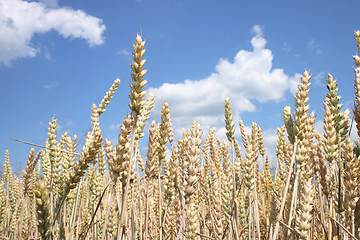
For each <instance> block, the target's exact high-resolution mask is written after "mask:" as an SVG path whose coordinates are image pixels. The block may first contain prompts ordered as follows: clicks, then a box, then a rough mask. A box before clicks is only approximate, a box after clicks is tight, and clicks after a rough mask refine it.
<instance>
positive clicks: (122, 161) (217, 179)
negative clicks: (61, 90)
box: [0, 31, 360, 240]
mask: <svg viewBox="0 0 360 240" xmlns="http://www.w3.org/2000/svg"><path fill="white" fill-rule="evenodd" d="M354 35H355V39H356V43H357V46H358V49H359V54H360V31H356V32H355V34H354ZM144 45H145V41H143V39H142V37H141V36H139V35H138V36H137V37H136V39H135V43H134V44H133V48H134V50H133V61H132V63H131V71H132V73H131V78H132V83H131V84H130V88H131V92H130V94H129V99H130V101H129V108H130V111H131V113H130V114H129V115H127V116H125V117H124V119H123V121H122V125H121V127H120V133H119V135H118V140H117V142H116V143H112V142H110V141H109V140H108V139H106V138H105V137H104V136H103V135H102V133H101V129H100V124H99V121H100V119H101V115H102V114H103V113H104V112H105V110H106V107H107V105H108V104H109V102H110V100H111V99H112V97H113V95H114V93H115V92H116V90H117V88H118V86H119V84H120V80H119V79H116V80H115V81H114V83H113V85H112V86H111V88H110V89H109V91H108V92H107V93H106V94H105V96H104V98H103V100H102V101H101V102H100V104H99V105H95V104H94V105H93V106H92V108H91V109H92V111H91V126H92V129H91V131H89V132H88V134H87V136H86V140H85V144H84V146H82V148H81V149H80V148H79V147H77V136H76V135H75V136H73V137H71V136H68V134H67V133H64V134H63V135H62V136H57V123H56V121H57V120H56V119H55V118H52V120H51V121H50V123H49V128H48V138H47V141H46V143H45V144H44V146H43V147H42V148H40V149H41V150H39V151H38V152H35V149H34V148H32V149H31V150H30V153H29V157H28V159H27V165H26V169H25V170H23V171H22V172H21V176H16V175H15V174H13V173H12V169H11V164H10V163H11V161H10V158H9V153H8V151H6V153H5V164H4V173H3V175H2V178H1V182H0V239H54V240H55V239H235V240H237V239H249V240H250V239H270V240H275V239H329V240H330V239H360V201H359V196H360V188H359V183H360V158H359V142H355V143H354V142H352V141H351V140H350V137H349V132H350V128H351V125H352V124H351V122H352V121H351V119H350V110H348V109H346V110H343V109H342V104H341V97H340V96H338V86H337V82H336V80H335V79H333V78H332V76H331V75H330V74H329V75H328V77H327V79H326V81H327V89H328V92H327V93H326V95H325V96H324V102H323V105H324V113H323V119H324V120H323V122H324V133H323V135H320V134H319V133H318V132H317V131H316V130H315V128H314V124H315V120H316V119H315V114H314V113H310V112H309V104H308V101H309V97H308V93H309V90H310V83H311V81H310V80H311V76H310V75H309V73H308V72H307V71H305V72H304V74H303V76H302V78H301V82H300V84H299V85H298V91H297V93H296V94H295V98H294V100H295V109H291V108H290V107H289V106H286V107H284V110H283V119H284V126H282V127H280V128H278V129H277V134H278V139H277V144H276V151H275V152H276V161H277V170H276V172H270V169H269V164H270V163H269V157H268V156H267V155H266V154H265V149H264V144H263V137H262V130H261V128H260V126H259V125H257V124H256V123H253V124H252V126H251V132H250V133H246V131H245V127H244V124H243V122H242V121H241V120H240V121H239V123H238V124H237V123H236V124H235V123H234V121H233V116H232V111H231V102H230V99H229V98H226V99H225V104H224V112H225V114H224V119H225V122H224V124H225V128H226V137H227V139H219V138H217V137H216V135H215V129H214V128H213V129H211V130H210V131H209V132H207V133H204V132H202V130H201V127H200V125H199V124H198V123H197V122H196V121H194V122H193V124H192V126H191V128H190V129H187V130H185V129H183V131H182V136H181V138H180V139H179V140H177V142H176V141H174V133H173V128H172V123H171V117H170V108H169V106H168V104H167V103H166V102H165V103H163V106H162V111H161V121H160V122H158V123H157V122H155V121H151V122H150V121H148V120H149V114H150V113H151V110H152V107H153V105H154V101H155V96H153V95H152V94H148V95H146V91H145V90H144V89H145V85H146V83H147V81H146V80H145V79H144V78H145V75H146V72H147V71H146V70H145V69H144V66H145V58H144V54H145V48H144ZM354 60H355V68H354V72H355V77H354V79H355V82H354V87H355V96H354V109H353V110H352V112H353V116H354V124H353V125H354V126H355V125H356V126H357V130H358V136H360V57H359V56H354ZM146 124H147V125H148V126H149V132H148V133H146V136H147V137H146V138H145V137H144V136H145V133H144V129H145V126H146ZM237 129H238V130H240V133H241V139H236V138H235V131H238V130H237ZM140 141H143V142H144V143H146V144H147V154H146V155H144V156H142V155H141V154H140V150H139V146H140ZM260 163H262V164H263V165H264V169H262V170H260V167H259V165H260Z"/></svg>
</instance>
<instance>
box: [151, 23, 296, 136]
mask: <svg viewBox="0 0 360 240" xmlns="http://www.w3.org/2000/svg"><path fill="white" fill-rule="evenodd" d="M252 32H253V33H254V36H253V38H252V39H251V44H252V46H253V49H252V51H246V50H240V51H239V52H238V53H237V54H236V55H235V57H234V59H233V61H229V60H228V59H223V58H221V59H220V60H219V62H218V64H217V65H216V67H215V71H214V72H213V73H211V74H210V75H209V76H208V77H206V78H204V79H200V80H185V81H184V82H180V83H176V84H169V83H164V84H163V85H161V86H160V87H159V88H151V89H149V92H151V93H153V94H154V95H155V96H156V97H155V101H156V103H155V109H154V110H155V111H154V112H155V113H159V112H160V109H161V105H162V103H163V102H164V101H167V102H168V103H169V107H170V110H171V111H170V113H171V117H172V121H173V124H174V126H177V127H175V129H178V128H179V127H180V128H181V127H189V126H190V125H191V122H192V121H193V120H197V121H198V122H200V124H201V126H202V129H203V130H204V131H208V130H209V129H210V128H211V127H216V128H217V132H220V134H221V135H224V133H225V130H224V99H225V98H226V97H230V99H231V105H232V111H233V115H234V119H235V120H236V119H238V118H239V116H240V114H241V113H244V112H252V111H255V110H256V105H255V103H254V100H256V101H259V102H261V103H265V102H268V101H280V100H281V99H282V98H283V97H284V95H285V93H286V92H288V91H291V92H292V93H295V92H296V90H297V84H298V82H299V81H300V78H301V75H300V74H295V75H294V76H289V75H287V74H285V73H284V70H283V69H279V68H277V69H274V68H273V67H272V60H273V54H272V51H271V50H269V49H267V48H266V47H265V45H266V40H265V38H264V37H263V30H262V28H261V27H260V26H259V25H255V26H254V27H253V29H252ZM270 135H274V134H273V132H272V134H270ZM224 136H225V135H224Z"/></svg>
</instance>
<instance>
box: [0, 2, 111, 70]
mask: <svg viewBox="0 0 360 240" xmlns="http://www.w3.org/2000/svg"><path fill="white" fill-rule="evenodd" d="M42 2H46V4H45V3H42ZM42 2H27V1H22V0H2V1H1V3H0V62H2V63H4V64H5V65H6V66H10V64H11V62H12V61H13V60H15V59H17V58H23V57H34V56H36V54H37V53H38V52H39V49H38V48H37V47H36V46H34V44H33V43H32V42H31V39H32V38H33V36H34V35H35V34H37V33H38V34H39V33H40V34H41V33H46V32H49V31H51V30H55V31H56V32H58V33H59V34H60V35H61V36H63V37H64V38H82V39H85V40H86V41H87V43H88V45H89V46H90V47H92V46H95V45H100V44H103V42H104V37H103V32H104V30H105V28H106V27H105V25H104V24H102V19H99V18H96V17H93V16H91V15H88V14H87V13H85V12H84V11H82V10H73V9H70V8H49V7H48V6H55V4H57V1H54V0H52V1H51V0H46V1H42Z"/></svg>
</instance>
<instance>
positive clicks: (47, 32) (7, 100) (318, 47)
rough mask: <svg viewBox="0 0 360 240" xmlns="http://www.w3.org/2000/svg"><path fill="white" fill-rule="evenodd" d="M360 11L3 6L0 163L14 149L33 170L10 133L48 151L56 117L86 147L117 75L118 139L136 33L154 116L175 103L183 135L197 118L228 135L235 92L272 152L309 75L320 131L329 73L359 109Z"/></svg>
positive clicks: (146, 3)
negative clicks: (358, 37) (358, 39)
mask: <svg viewBox="0 0 360 240" xmlns="http://www.w3.org/2000/svg"><path fill="white" fill-rule="evenodd" d="M359 10H360V2H359V1H357V0H346V1H332V0H328V1H325V0H317V1H306V0H304V1H288V0H286V1H285V0H274V1H268V0H266V1H265V0H264V1H259V0H255V1H238V0H237V1H235V0H225V1H215V0H206V1H205V0H197V1H185V0H184V1H182V0H142V1H141V0H123V1H115V0H106V1H88V0H87V1H85V0H78V1H70V0H42V1H22V0H0V98H1V99H0V108H1V109H2V114H1V119H0V121H1V122H0V123H1V124H0V132H1V134H0V156H1V157H0V159H1V160H0V164H1V165H2V164H3V162H4V155H5V150H6V149H8V150H9V152H10V160H11V162H12V166H13V168H14V169H15V170H17V171H19V170H20V169H22V168H24V167H25V164H26V160H27V156H28V153H29V151H30V148H31V147H30V146H28V145H24V144H21V143H17V142H14V141H12V140H10V139H9V138H17V139H21V140H24V141H28V142H32V143H36V144H40V145H44V143H45V140H46V138H47V127H48V122H49V121H50V120H51V118H52V117H53V116H55V118H57V119H58V126H59V128H58V134H59V135H61V134H62V133H64V132H65V131H67V132H69V134H70V135H71V136H73V135H74V134H77V135H78V137H79V144H81V143H82V142H83V141H84V136H85V134H86V132H87V131H88V130H89V128H90V122H91V120H90V113H91V104H92V103H96V104H99V103H100V101H101V99H102V97H103V96H104V94H105V92H106V91H107V90H108V89H109V87H110V86H111V84H112V83H113V81H114V80H115V79H116V78H117V77H118V78H120V79H121V84H120V86H119V89H118V91H117V93H116V95H115V96H114V99H113V100H112V102H111V103H110V105H109V106H108V109H107V111H106V112H105V113H104V114H103V115H102V116H101V119H100V123H101V127H102V131H103V135H104V137H106V138H108V139H110V140H113V141H116V138H117V134H118V132H119V124H120V122H121V121H122V119H123V117H124V115H125V114H127V113H129V108H128V106H127V103H128V101H129V99H128V95H127V94H128V93H129V83H130V81H131V79H130V62H131V51H132V43H133V42H134V40H135V37H136V34H137V33H141V34H142V36H143V39H145V40H146V45H145V47H146V54H145V57H146V59H147V62H146V65H145V68H146V69H147V70H148V73H147V75H146V77H147V79H148V84H147V86H146V88H147V89H148V90H149V91H150V92H153V93H154V94H155V102H156V104H155V108H154V112H153V114H152V115H151V118H150V120H151V119H155V120H157V121H159V120H160V114H159V113H160V110H159V109H160V108H161V105H162V103H163V102H164V101H168V103H169V106H170V111H171V112H170V113H171V116H172V120H173V125H174V128H175V132H176V133H177V136H178V137H179V136H180V134H179V133H180V132H181V128H188V127H190V124H191V122H192V120H194V119H196V120H198V121H199V122H200V124H201V126H202V129H203V131H204V135H206V132H207V131H208V130H209V128H210V127H216V128H217V134H218V136H223V133H224V127H223V125H224V120H223V119H224V117H223V113H224V108H223V104H224V99H225V97H230V99H231V102H232V108H233V112H234V120H235V122H236V125H235V126H236V127H237V128H236V134H237V135H239V129H238V124H237V122H238V120H239V119H243V121H244V123H245V125H246V126H247V127H250V126H251V123H252V121H255V122H257V123H258V124H259V125H260V126H261V128H262V129H263V131H264V138H265V144H266V146H267V153H268V154H269V155H270V156H272V154H273V153H274V148H273V147H274V144H275V141H276V128H277V127H280V126H281V125H282V124H283V121H282V109H283V107H284V106H285V105H291V106H293V105H294V100H293V93H294V91H295V90H296V83H297V82H298V81H299V79H300V78H299V76H300V74H302V73H303V72H304V70H305V69H307V70H309V71H310V73H311V75H312V85H311V90H310V101H309V103H310V105H311V110H313V111H315V112H316V114H317V123H316V127H317V129H318V130H319V131H321V121H322V115H323V111H322V109H323V108H322V100H323V97H324V95H325V94H326V84H325V83H326V81H325V79H326V76H327V74H328V73H331V74H332V75H333V76H334V78H336V79H337V81H338V84H339V88H340V90H339V94H340V95H341V96H342V97H343V98H342V103H343V104H344V108H350V109H351V108H352V106H353V100H352V99H353V91H354V90H353V78H354V73H353V66H354V64H353V59H352V55H354V54H357V48H356V43H355V40H354V37H353V32H354V30H357V29H360V15H359V14H358V13H359ZM143 141H144V143H146V142H147V139H144V140H143ZM79 150H80V149H79Z"/></svg>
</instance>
